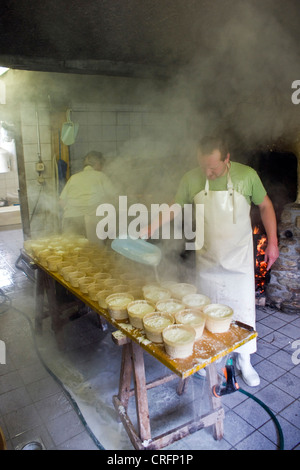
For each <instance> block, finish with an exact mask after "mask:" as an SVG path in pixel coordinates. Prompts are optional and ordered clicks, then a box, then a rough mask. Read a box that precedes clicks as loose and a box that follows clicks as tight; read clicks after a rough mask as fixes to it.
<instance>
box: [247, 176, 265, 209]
mask: <svg viewBox="0 0 300 470" xmlns="http://www.w3.org/2000/svg"><path fill="white" fill-rule="evenodd" d="M266 194H267V191H266V190H265V187H264V185H263V183H262V181H261V179H260V177H259V176H258V174H257V173H256V171H255V170H253V177H252V195H251V201H252V202H253V204H255V205H256V206H257V205H259V204H261V203H262V202H263V200H264V198H265V196H266Z"/></svg>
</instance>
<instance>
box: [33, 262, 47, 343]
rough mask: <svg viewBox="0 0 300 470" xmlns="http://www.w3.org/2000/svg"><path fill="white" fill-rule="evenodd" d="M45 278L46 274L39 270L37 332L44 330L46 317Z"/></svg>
mask: <svg viewBox="0 0 300 470" xmlns="http://www.w3.org/2000/svg"><path fill="white" fill-rule="evenodd" d="M44 280H45V276H44V273H43V271H42V270H41V269H38V270H37V274H36V287H35V331H36V333H37V334H42V332H43V318H44Z"/></svg>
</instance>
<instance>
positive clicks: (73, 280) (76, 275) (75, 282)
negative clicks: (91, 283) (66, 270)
mask: <svg viewBox="0 0 300 470" xmlns="http://www.w3.org/2000/svg"><path fill="white" fill-rule="evenodd" d="M84 276H85V274H84V273H82V272H81V271H75V272H73V273H70V274H69V282H70V284H71V286H72V287H79V280H80V279H82V278H83V277H84Z"/></svg>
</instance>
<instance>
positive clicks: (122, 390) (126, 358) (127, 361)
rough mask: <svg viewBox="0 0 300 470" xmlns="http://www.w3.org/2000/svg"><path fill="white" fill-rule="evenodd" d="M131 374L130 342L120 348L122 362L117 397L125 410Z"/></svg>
mask: <svg viewBox="0 0 300 470" xmlns="http://www.w3.org/2000/svg"><path fill="white" fill-rule="evenodd" d="M131 376H132V362H131V348H130V343H128V344H124V346H123V348H122V362H121V370H120V382H119V394H118V398H119V400H120V402H121V403H122V405H123V406H124V408H125V410H126V411H127V407H128V401H129V397H130V384H131Z"/></svg>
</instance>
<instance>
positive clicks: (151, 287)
mask: <svg viewBox="0 0 300 470" xmlns="http://www.w3.org/2000/svg"><path fill="white" fill-rule="evenodd" d="M142 291H143V296H144V299H145V300H149V302H153V303H155V304H156V302H158V301H159V300H164V299H170V298H171V292H170V291H169V289H165V288H164V287H160V286H157V285H155V284H148V285H146V286H144V287H143V288H142Z"/></svg>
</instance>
